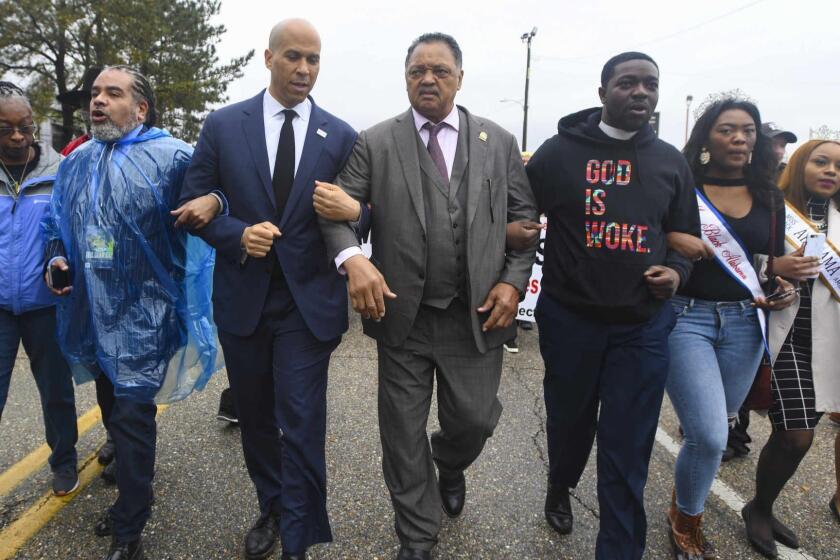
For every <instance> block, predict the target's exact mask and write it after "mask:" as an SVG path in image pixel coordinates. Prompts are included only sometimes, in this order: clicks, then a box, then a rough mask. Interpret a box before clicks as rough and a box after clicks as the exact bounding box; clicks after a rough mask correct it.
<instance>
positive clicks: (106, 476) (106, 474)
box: [99, 460, 117, 484]
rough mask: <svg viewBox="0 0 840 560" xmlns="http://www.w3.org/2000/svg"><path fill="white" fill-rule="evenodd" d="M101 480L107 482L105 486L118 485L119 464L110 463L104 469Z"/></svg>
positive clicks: (100, 476)
mask: <svg viewBox="0 0 840 560" xmlns="http://www.w3.org/2000/svg"><path fill="white" fill-rule="evenodd" d="M99 478H101V479H102V480H104V481H105V484H116V483H117V462H116V461H114V460H112V461H111V462H110V463H108V464H107V465H105V468H104V469H102V474H100V475H99Z"/></svg>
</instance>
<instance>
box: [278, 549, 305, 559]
mask: <svg viewBox="0 0 840 560" xmlns="http://www.w3.org/2000/svg"><path fill="white" fill-rule="evenodd" d="M280 560H306V551H305V550H304V551H303V552H300V553H298V554H291V553H289V552H284V553H283V554H282V556H280Z"/></svg>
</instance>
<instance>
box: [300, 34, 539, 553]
mask: <svg viewBox="0 0 840 560" xmlns="http://www.w3.org/2000/svg"><path fill="white" fill-rule="evenodd" d="M463 75H464V73H463V70H461V50H460V48H459V47H458V44H457V42H456V41H455V40H454V39H453V38H452V37H450V36H448V35H444V34H441V33H429V34H426V35H422V36H421V37H419V38H418V39H416V40H415V41H414V42H413V43H412V44H411V46H410V47H409V49H408V55H407V57H406V61H405V79H406V89H407V91H408V97H409V101H410V102H411V109H409V110H408V111H406V112H405V113H402V114H401V115H398V116H397V117H394V118H391V119H388V120H386V121H384V122H382V123H380V124H378V125H376V126H374V127H372V128H370V129H369V130H367V131H365V132H362V133H361V134H360V136H359V139H358V141H357V142H356V146H355V147H354V149H353V153H352V155H351V156H350V159H349V160H348V163H347V165H346V167H345V168H344V170H343V171H342V173H341V174H340V175H339V177H338V179H337V182H338V185H339V186H340V187H341V188H342V189H344V190H345V191H346V192H347V193H348V194H350V195H351V196H352V197H353V198H355V199H357V200H359V201H360V202H362V203H370V204H371V208H372V218H371V220H372V222H371V235H372V245H373V256H372V259H371V260H370V261H369V260H368V259H367V258H365V256H364V255H362V254H361V250H360V249H359V247H358V246H357V241H356V234H355V233H354V231H353V229H351V228H350V227H349V226H348V224H346V223H339V222H329V221H327V220H323V219H322V222H321V226H322V229H323V231H324V238H325V240H326V243H327V248H328V251H329V252H330V253H331V254H332V255H334V256H336V265H337V266H338V267H339V269H340V270H342V271H346V273H347V277H348V281H349V290H350V296H351V299H352V302H353V307H354V309H356V311H359V312H360V313H362V315H363V317H364V331H365V333H366V334H368V335H369V336H371V337H373V338H375V339H376V341H377V350H378V356H379V432H380V437H381V440H382V451H383V461H382V463H383V465H382V466H383V471H384V475H385V482H386V484H387V486H388V490H389V491H390V493H391V500H392V503H393V505H394V510H395V513H396V530H397V535H398V537H399V540H400V544H401V547H400V552H399V555H398V556H397V558H398V559H400V560H409V559H417V560H421V559H428V558H430V556H431V549H432V548H433V547H434V545H435V543H436V542H437V534H438V531H439V529H440V524H441V517H442V516H441V507H442V508H443V511H444V512H446V513H447V514H448V515H449V516H450V517H456V516H457V515H459V514H460V513H461V509H462V508H463V505H464V499H465V495H466V484H465V478H464V470H465V469H466V468H467V467H469V466H470V464H471V463H472V462H473V461H474V460H475V459H476V457H478V455H479V453H480V452H481V450H482V448H483V447H484V443H485V441H486V440H487V438H488V437H489V436H490V435H492V433H493V430H494V428H495V426H496V423H497V422H498V420H499V415H500V414H501V411H502V406H501V404H500V403H499V401H498V399H497V397H496V393H497V391H498V388H499V379H500V376H501V371H502V348H501V346H502V343H503V342H504V341H506V340H509V339H510V338H511V337H512V336H513V331H514V327H513V319H514V314H515V313H516V310H517V306H518V303H519V301H520V299H521V298H522V296H523V293H524V289H525V285H526V283H527V282H528V279H529V277H530V274H531V265H532V263H533V260H534V255H535V251H536V246H533V247H530V248H528V249H526V250H520V251H510V252H507V253H506V252H505V229H506V225H507V223H508V222H513V221H517V220H532V221H533V220H536V218H537V213H536V208H535V202H534V199H533V195H532V194H531V189H530V188H529V186H528V179H527V177H526V175H525V168H524V167H523V165H522V159H521V155H520V152H519V147H518V146H517V143H516V140H515V139H514V137H513V136H512V135H511V134H509V133H508V132H506V131H504V130H503V129H502V128H500V127H499V126H498V125H496V124H494V123H492V122H490V121H487V120H485V119H482V118H480V117H477V116H475V115H472V114H471V113H470V112H469V111H467V110H466V109H464V108H463V107H458V106H456V105H455V103H454V101H455V94H456V93H457V91H458V90H459V89H460V87H461V81H462V79H463ZM330 189H334V186H331V185H327V184H324V183H320V184H318V187H317V188H316V192H315V203H316V204H315V205H316V208H318V206H319V197H325V196H328V195H329V192H328V191H329V190H330ZM374 265H375V266H374ZM389 286H390V288H393V292H392V291H391V289H390V288H389ZM386 311H387V313H386ZM435 378H437V381H438V419H439V421H440V430H439V431H437V432H435V433H434V434H432V436H431V446H430V445H429V439H428V438H427V436H426V424H427V420H428V417H429V407H430V404H431V398H432V392H433V388H434V380H435ZM435 466H437V470H438V473H439V476H440V484H439V485H438V484H437V481H436V478H437V477H436V473H435Z"/></svg>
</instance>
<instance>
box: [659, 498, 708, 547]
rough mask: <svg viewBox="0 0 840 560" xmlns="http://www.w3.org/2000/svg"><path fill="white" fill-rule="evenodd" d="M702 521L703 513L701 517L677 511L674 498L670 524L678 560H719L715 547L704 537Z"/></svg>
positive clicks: (672, 543) (671, 536) (669, 513)
mask: <svg viewBox="0 0 840 560" xmlns="http://www.w3.org/2000/svg"><path fill="white" fill-rule="evenodd" d="M702 520H703V514H702V513H701V514H700V515H686V514H684V513H682V512H681V511H680V510H679V509H677V505H676V500H675V498H674V497H673V496H672V498H671V508H670V510H669V511H668V522H669V524H670V526H671V531H670V533H669V536H670V539H671V546H672V548H673V550H674V558H675V559H676V560H705V559H714V558H717V556H716V555H715V552H714V547H712V545H711V543H709V542H708V541H707V540H706V538H705V537H704V536H703V530H702V529H701V524H702Z"/></svg>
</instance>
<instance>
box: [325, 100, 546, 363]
mask: <svg viewBox="0 0 840 560" xmlns="http://www.w3.org/2000/svg"><path fill="white" fill-rule="evenodd" d="M458 108H459V109H460V111H461V115H462V118H463V116H465V117H466V122H467V126H466V127H465V128H464V127H461V130H460V131H459V134H468V135H469V136H468V146H469V150H468V151H469V153H468V162H467V174H468V175H467V176H468V183H467V185H466V186H467V189H468V190H467V224H468V229H467V275H468V283H469V289H468V291H469V299H470V301H469V306H470V309H471V310H472V312H471V315H472V327H473V334H474V336H475V343H476V346H477V347H478V349H479V351H481V352H486V351H487V350H488V349H490V348H495V347H498V346H499V345H501V344H502V343H503V342H505V341H506V340H509V339H510V338H512V337H513V335H514V333H515V323H514V325H512V326H511V327H508V328H507V329H497V330H493V331H489V332H487V333H482V332H481V324H482V323H483V322H484V321H485V320H486V318H487V316H488V315H487V314H484V313H482V314H479V313H478V312H477V311H476V309H477V308H478V307H480V306H481V304H482V303H484V299H485V298H486V297H487V294H488V293H489V292H490V289H491V288H493V286H494V285H496V283H498V282H506V283H508V284H511V285H513V286H514V287H516V289H517V290H519V292H520V294H523V293H524V291H525V287H526V284H527V283H528V279H529V278H530V275H531V266H532V264H533V262H534V256H535V253H536V249H533V250H528V251H510V252H505V229H506V225H507V223H508V222H513V221H516V220H523V219H528V220H536V219H537V211H536V203H535V201H534V197H533V194H532V192H531V188H530V186H529V185H528V178H527V176H526V175H525V167H524V166H523V165H522V159H521V154H520V152H519V146H518V145H517V143H516V139H515V138H514V137H513V135H512V134H510V133H509V132H507V131H505V130H504V129H502V128H501V127H499V126H498V125H497V124H495V123H493V122H491V121H488V120H485V119H482V118H481V117H476V116H474V115H472V114H470V113H469V112H468V111H467V110H466V109H464V108H463V107H460V106H459V107H458ZM417 143H418V133H417V130H416V129H415V126H414V118H413V116H412V113H411V110H408V111H407V112H405V113H403V114H401V115H398V116H397V117H394V118H391V119H388V120H386V121H384V122H382V123H379V124H377V125H376V126H374V127H372V128H370V129H368V130H366V131H364V132H362V133H361V134H360V135H359V138H358V140H357V141H356V145H355V146H354V148H353V153H352V154H351V155H350V159H349V160H348V161H347V165H346V166H345V167H344V170H343V171H342V172H341V174H340V175H339V176H338V179H337V183H338V185H339V186H341V188H342V189H344V190H345V191H346V192H347V193H348V194H350V195H351V196H352V197H353V198H355V199H357V200H359V201H361V202H363V203H368V202H369V203H370V204H371V207H372V212H371V214H372V216H371V220H372V221H371V243H372V245H373V256H372V258H371V261H372V262H373V264H374V265H376V267H377V268H378V269H379V271H380V272H381V273H382V275H383V276H384V277H385V281H386V282H387V283H388V286H389V287H390V288H391V291H393V292H394V293H395V294H397V298H396V299H393V300H390V299H386V300H385V317H384V318H383V319H382V321H380V322H378V323H377V322H374V321H369V320H366V321H364V332H365V334H367V335H369V336H371V337H373V338H375V339H376V340H378V341H379V342H381V343H383V344H385V345H387V346H400V345H401V344H402V343H403V342H404V341H405V339H406V337H407V336H408V333H409V331H410V330H411V326H412V324H413V323H414V319H415V317H416V315H417V310H418V309H419V307H420V301H421V299H422V297H423V284H424V281H425V277H426V274H425V272H426V251H427V246H426V219H425V210H424V205H423V188H422V185H421V173H426V174H429V175H431V176H436V174H437V169H435V167H434V165H433V164H431V163H429V162H431V160H430V159H429V160H428V162H427V161H424V160H421V158H419V157H418V152H417ZM321 229H322V231H323V234H324V240H325V241H326V244H327V251H328V253H329V254H330V255H331V256H333V257H335V256H337V255H338V253H339V252H341V251H342V250H344V249H346V248H348V247H351V246H354V245H357V244H358V243H357V238H356V234H355V233H354V230H353V229H352V228H351V227H350V226H349V225H348V224H346V223H338V222H329V221H327V220H323V219H321Z"/></svg>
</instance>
